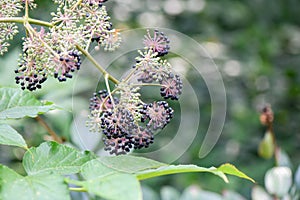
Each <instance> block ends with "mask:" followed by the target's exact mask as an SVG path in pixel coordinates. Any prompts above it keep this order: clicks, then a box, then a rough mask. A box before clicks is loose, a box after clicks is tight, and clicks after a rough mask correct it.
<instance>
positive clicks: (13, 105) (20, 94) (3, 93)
mask: <svg viewBox="0 0 300 200" xmlns="http://www.w3.org/2000/svg"><path fill="white" fill-rule="evenodd" d="M0 99H1V103H0V119H19V118H23V117H36V116H37V115H38V114H43V113H46V112H48V111H50V110H53V109H54V108H55V106H54V104H53V103H51V102H41V101H39V100H37V99H36V98H35V97H34V95H33V94H32V93H30V92H28V91H22V90H20V89H18V88H5V87H2V88H0Z"/></svg>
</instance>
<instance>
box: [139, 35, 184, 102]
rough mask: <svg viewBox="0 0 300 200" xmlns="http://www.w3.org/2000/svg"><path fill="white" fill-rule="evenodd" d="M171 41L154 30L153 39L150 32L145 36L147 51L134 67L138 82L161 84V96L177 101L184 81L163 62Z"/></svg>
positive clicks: (141, 54) (141, 53) (142, 53)
mask: <svg viewBox="0 0 300 200" xmlns="http://www.w3.org/2000/svg"><path fill="white" fill-rule="evenodd" d="M169 43H170V41H169V39H168V38H167V37H166V36H165V34H164V33H162V32H159V31H158V30H154V36H153V37H151V34H150V32H149V30H148V31H147V35H145V39H144V45H145V51H144V52H141V51H139V53H140V56H138V57H137V58H136V64H135V65H134V70H135V75H136V76H137V81H139V82H142V83H155V82H157V83H159V84H160V85H161V86H162V87H161V89H160V94H161V96H162V97H164V98H165V99H169V98H170V99H172V100H177V99H178V98H179V95H180V94H181V91H182V81H181V79H180V77H179V76H178V75H174V73H173V72H172V70H171V66H170V64H169V63H168V62H167V61H166V60H163V59H162V57H163V56H164V55H166V54H167V53H168V51H169V49H170V46H169Z"/></svg>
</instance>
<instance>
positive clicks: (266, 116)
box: [260, 105, 274, 125]
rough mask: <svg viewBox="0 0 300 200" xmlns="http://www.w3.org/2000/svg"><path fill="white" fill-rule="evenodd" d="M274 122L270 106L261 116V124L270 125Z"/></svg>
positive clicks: (264, 108)
mask: <svg viewBox="0 0 300 200" xmlns="http://www.w3.org/2000/svg"><path fill="white" fill-rule="evenodd" d="M273 120H274V114H273V111H272V108H271V106H270V105H266V106H265V107H263V109H262V111H261V114H260V122H261V124H262V125H270V124H272V122H273Z"/></svg>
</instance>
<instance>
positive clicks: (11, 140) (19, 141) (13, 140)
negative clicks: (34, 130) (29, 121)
mask: <svg viewBox="0 0 300 200" xmlns="http://www.w3.org/2000/svg"><path fill="white" fill-rule="evenodd" d="M0 144H4V145H11V146H17V147H21V148H24V149H27V144H26V142H25V141H24V139H23V137H22V136H21V135H20V134H19V133H18V132H17V131H16V130H15V129H13V128H12V127H11V126H9V125H7V124H0Z"/></svg>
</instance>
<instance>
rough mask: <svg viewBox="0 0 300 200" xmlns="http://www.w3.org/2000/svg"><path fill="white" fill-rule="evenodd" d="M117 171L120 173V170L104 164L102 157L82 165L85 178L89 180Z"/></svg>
mask: <svg viewBox="0 0 300 200" xmlns="http://www.w3.org/2000/svg"><path fill="white" fill-rule="evenodd" d="M115 173H118V171H117V170H115V169H113V168H110V167H108V166H106V165H104V164H103V163H102V162H101V161H100V159H94V160H91V161H89V162H87V163H85V164H84V165H83V166H82V167H81V174H82V176H83V178H85V179H87V180H89V179H93V178H95V177H102V176H103V177H104V176H108V175H111V174H115Z"/></svg>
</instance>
